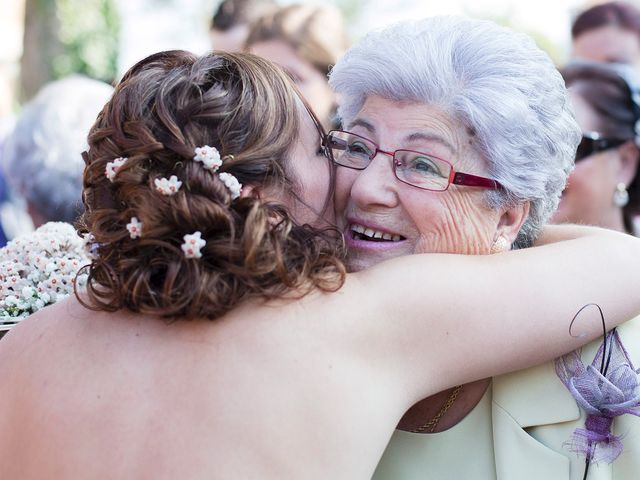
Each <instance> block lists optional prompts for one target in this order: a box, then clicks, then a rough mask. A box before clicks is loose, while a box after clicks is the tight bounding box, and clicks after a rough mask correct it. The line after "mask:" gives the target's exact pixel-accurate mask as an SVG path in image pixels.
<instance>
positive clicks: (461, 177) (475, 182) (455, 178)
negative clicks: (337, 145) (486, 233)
mask: <svg viewBox="0 0 640 480" xmlns="http://www.w3.org/2000/svg"><path fill="white" fill-rule="evenodd" d="M335 132H340V133H344V134H347V135H352V136H354V137H357V138H361V139H362V140H366V141H367V142H368V143H370V144H372V145H373V146H375V150H374V151H373V152H372V154H371V155H369V163H368V164H367V165H365V166H363V167H355V166H353V165H343V164H342V163H340V162H338V161H337V160H336V159H335V157H334V155H333V147H332V145H331V141H332V138H333V133H335ZM323 144H324V147H325V148H326V149H327V153H328V154H329V155H330V157H331V161H332V162H333V163H335V164H336V165H339V166H341V167H345V168H351V169H352V170H364V169H366V168H367V167H368V166H369V165H370V164H371V161H372V160H373V159H374V158H375V156H376V155H377V154H378V153H384V154H385V155H388V156H390V157H391V158H392V159H393V162H392V165H393V174H394V176H395V177H396V178H397V179H398V181H400V182H402V183H404V184H405V185H410V186H412V187H415V188H419V189H421V190H428V191H431V192H444V191H446V190H448V188H449V186H450V185H451V184H453V185H464V186H467V187H478V188H487V189H490V190H502V189H503V188H504V187H503V186H502V185H501V184H500V182H498V181H497V180H493V179H491V178H486V177H480V176H478V175H472V174H470V173H462V172H456V170H455V169H454V168H453V165H452V164H451V162H448V161H447V160H444V159H442V158H439V157H436V156H435V155H431V154H428V153H425V152H419V151H417V150H408V149H398V150H394V151H393V152H388V151H386V150H382V149H381V148H380V146H379V145H378V144H377V143H375V142H374V141H372V140H369V139H368V138H366V137H363V136H362V135H357V134H355V133H351V132H348V131H346V130H331V131H330V132H329V133H328V134H327V135H326V136H325V137H324V139H323ZM398 152H410V153H419V154H421V155H426V156H428V157H431V158H435V159H437V160H439V161H441V162H444V163H446V164H447V165H449V167H450V168H451V172H450V173H449V178H448V181H447V186H446V187H445V188H438V189H436V188H428V187H421V186H418V185H414V184H413V183H409V182H407V181H406V180H403V179H401V178H400V177H398V173H397V168H398V166H399V165H400V162H399V161H398V160H397V159H396V153H398Z"/></svg>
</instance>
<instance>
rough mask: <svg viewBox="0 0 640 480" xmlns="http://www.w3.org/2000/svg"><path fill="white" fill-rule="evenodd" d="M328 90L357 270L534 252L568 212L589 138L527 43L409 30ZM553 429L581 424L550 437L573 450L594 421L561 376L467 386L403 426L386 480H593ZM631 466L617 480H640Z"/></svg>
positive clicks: (464, 26) (355, 57) (341, 72)
mask: <svg viewBox="0 0 640 480" xmlns="http://www.w3.org/2000/svg"><path fill="white" fill-rule="evenodd" d="M330 84H331V85H332V87H333V88H334V89H335V91H336V92H337V94H338V98H339V100H340V107H339V114H340V116H341V119H342V121H343V125H344V127H343V128H344V131H334V132H330V133H329V135H328V145H330V146H331V148H332V150H333V157H334V160H335V163H336V164H338V165H339V168H338V170H337V186H336V211H337V213H338V216H339V220H338V221H339V223H340V224H341V227H342V228H343V229H344V235H345V238H346V242H347V247H348V250H349V254H348V263H349V267H350V268H351V269H352V270H362V269H364V268H367V267H369V266H372V265H375V264H376V263H378V262H380V261H382V260H387V259H389V258H392V257H397V256H400V255H407V254H412V253H421V252H446V253H465V254H476V255H485V254H491V253H495V252H500V251H503V250H508V249H510V248H523V247H528V246H530V245H531V243H532V241H533V240H534V239H535V238H536V236H537V235H538V233H539V232H540V230H541V228H542V225H543V224H544V223H545V222H546V221H547V220H548V219H549V217H550V216H551V214H552V212H553V211H554V210H555V208H556V206H557V205H558V200H559V197H560V192H561V191H562V189H563V187H564V185H565V181H566V178H567V174H568V173H569V171H570V170H571V168H572V166H573V159H574V155H575V145H576V141H577V138H576V136H577V134H578V132H576V130H575V122H574V119H573V114H572V111H571V108H570V106H569V104H568V102H567V99H566V98H565V93H564V87H563V79H562V77H561V76H560V74H559V73H558V72H557V70H556V69H555V67H554V65H553V63H552V62H551V60H550V59H549V58H548V57H547V55H546V54H545V53H543V52H542V51H541V50H540V49H539V48H537V47H536V45H535V44H534V42H533V41H532V40H531V39H530V38H528V37H526V36H525V35H522V34H518V33H515V32H513V31H511V30H509V29H506V28H502V27H499V26H497V25H495V24H492V23H489V22H485V21H478V20H471V19H465V18H430V19H426V20H423V21H419V22H415V23H414V22H410V23H402V24H399V25H395V26H392V27H390V28H387V29H386V30H383V31H379V32H375V33H371V34H369V35H368V36H367V37H365V38H364V39H363V40H362V41H361V42H359V43H358V44H357V45H355V46H354V47H352V48H351V49H350V50H349V51H348V52H347V53H346V55H345V56H344V58H343V59H342V60H340V61H339V62H338V63H337V65H336V66H335V67H334V69H333V71H332V74H331V78H330ZM478 177H489V178H493V179H495V180H497V181H498V182H499V183H500V185H501V187H502V188H500V189H478V188H471V187H474V186H476V187H477V186H486V181H485V180H484V179H483V178H478ZM593 274H594V275H598V274H599V273H598V272H593ZM523 275H526V272H523ZM461 280H462V279H461ZM505 286H506V285H505ZM569 288H575V287H574V286H571V287H569ZM532 293H533V292H528V293H527V292H525V291H523V292H522V294H523V295H526V294H529V295H531V294H532ZM499 309H500V304H499V303H498V304H496V312H497V311H498V310H499ZM489 315H492V314H489ZM628 328H632V326H630V325H629V326H628ZM623 333H625V334H626V332H623ZM623 337H624V335H623ZM634 346H635V345H634ZM632 353H634V354H640V352H632ZM637 358H638V359H640V356H639V357H637ZM592 359H593V349H591V350H589V351H588V353H587V354H586V360H588V362H589V363H590V362H591V360H592ZM445 372H446V371H445ZM443 374H446V373H443ZM534 398H535V400H532V399H534ZM581 415H582V416H581ZM557 422H572V423H565V424H564V425H563V426H562V428H556V429H555V430H556V431H557V432H558V435H557V437H562V439H563V441H564V440H569V437H570V434H571V431H572V429H573V428H576V426H580V425H584V412H582V413H581V411H580V410H579V409H578V407H577V406H576V403H575V401H574V400H573V399H572V397H571V395H570V394H569V392H568V391H567V390H566V389H565V388H564V386H563V385H562V383H561V382H560V380H559V379H558V378H557V377H556V375H555V372H554V369H553V364H547V365H545V366H543V367H540V368H539V369H536V370H533V371H528V372H519V373H516V374H513V375H511V376H509V377H507V378H499V379H496V380H495V381H494V382H493V387H491V381H490V380H488V379H487V380H482V381H479V382H475V383H471V384H466V385H462V386H458V387H455V388H452V389H449V390H447V391H444V392H442V393H440V394H438V395H435V396H432V397H430V398H427V399H425V400H423V401H421V402H419V403H418V404H417V405H415V406H414V407H412V408H411V409H410V410H409V411H408V412H407V414H406V415H405V416H404V418H403V419H402V420H401V421H400V423H399V426H398V430H397V431H396V433H395V434H394V436H393V438H392V440H391V443H390V444H389V446H388V449H387V451H386V454H385V456H384V457H383V459H382V461H381V463H380V465H379V467H378V470H377V473H376V476H375V478H378V479H394V480H402V479H418V478H420V479H422V478H473V479H494V478H501V479H507V480H509V479H515V478H517V479H536V480H539V479H542V478H544V479H561V478H562V479H568V478H582V473H583V470H584V457H581V458H578V457H576V456H575V455H572V454H571V453H570V452H569V451H567V450H564V449H562V446H561V443H562V442H559V443H557V442H555V440H554V441H553V442H551V441H549V442H547V438H545V437H544V435H543V434H542V433H541V434H540V435H537V433H538V432H540V431H541V430H539V429H535V428H534V427H536V426H538V425H548V424H555V423H557ZM581 422H582V423H581ZM568 424H570V425H571V426H572V428H568V427H567V425H568ZM625 426H626V424H624V423H621V422H619V421H617V420H616V423H615V428H616V429H619V428H622V429H624V428H625ZM525 428H526V429H527V430H525ZM549 428H552V427H548V429H549ZM532 429H533V430H532ZM548 429H547V430H548ZM547 430H545V434H546V431H547ZM528 432H529V433H531V435H529V434H528ZM638 433H640V429H639V430H638ZM639 443H640V442H639ZM570 458H571V459H570ZM633 458H634V457H633V454H632V453H630V452H628V453H626V454H623V457H621V460H620V461H619V463H618V464H617V465H616V468H618V465H621V466H622V465H624V467H621V469H625V468H631V470H629V471H634V472H636V474H637V473H638V470H637V469H636V466H637V465H636V466H633V467H631V466H630V465H631V464H632V463H634V462H638V461H640V457H638V456H635V458H636V459H635V460H634V459H633ZM569 472H571V473H569Z"/></svg>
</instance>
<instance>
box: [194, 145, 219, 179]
mask: <svg viewBox="0 0 640 480" xmlns="http://www.w3.org/2000/svg"><path fill="white" fill-rule="evenodd" d="M193 160H194V161H196V162H202V163H203V165H204V167H205V168H206V169H208V170H211V171H212V172H216V171H217V170H218V169H219V168H220V167H221V166H222V159H221V158H220V152H218V149H217V148H215V147H210V146H209V145H204V146H202V147H197V148H196V149H195V156H194V157H193Z"/></svg>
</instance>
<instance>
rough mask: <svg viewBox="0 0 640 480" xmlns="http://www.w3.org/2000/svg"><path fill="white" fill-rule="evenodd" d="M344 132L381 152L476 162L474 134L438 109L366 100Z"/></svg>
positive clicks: (388, 100) (427, 105)
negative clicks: (369, 142) (368, 141)
mask: <svg viewBox="0 0 640 480" xmlns="http://www.w3.org/2000/svg"><path fill="white" fill-rule="evenodd" d="M344 129H345V130H349V131H353V132H354V133H358V134H360V135H363V136H365V137H367V138H370V139H371V140H372V141H374V142H375V143H378V144H379V145H380V147H381V148H382V149H390V150H395V149H411V150H419V151H425V152H426V153H432V154H434V155H436V156H438V157H441V158H444V159H447V160H449V161H452V163H454V162H455V161H456V160H458V159H462V158H464V159H466V160H465V163H466V164H468V163H469V162H470V161H472V160H473V161H475V160H476V159H477V158H479V155H478V154H477V153H476V149H475V132H474V131H473V130H472V129H469V128H467V127H466V126H465V125H463V123H462V122H461V121H459V120H457V119H456V118H455V117H454V116H453V115H452V114H451V113H450V112H449V111H448V110H447V109H446V108H444V107H443V106H441V105H433V104H427V103H422V102H416V101H402V100H393V99H388V98H384V97H381V96H369V97H367V98H366V99H365V102H364V104H363V105H362V108H361V109H360V111H359V112H357V114H356V115H355V116H354V117H353V118H352V119H350V120H349V121H347V122H345V125H344Z"/></svg>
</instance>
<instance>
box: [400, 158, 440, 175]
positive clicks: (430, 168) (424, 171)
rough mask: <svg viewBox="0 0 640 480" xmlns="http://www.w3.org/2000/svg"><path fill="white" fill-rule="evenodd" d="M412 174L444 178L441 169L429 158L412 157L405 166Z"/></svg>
mask: <svg viewBox="0 0 640 480" xmlns="http://www.w3.org/2000/svg"><path fill="white" fill-rule="evenodd" d="M406 168H408V169H409V170H410V171H412V172H413V173H417V174H421V175H430V176H437V177H444V176H445V175H444V173H443V172H442V168H441V167H440V165H438V162H437V161H436V160H434V159H432V158H429V157H413V158H411V159H409V162H407V166H406Z"/></svg>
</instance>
